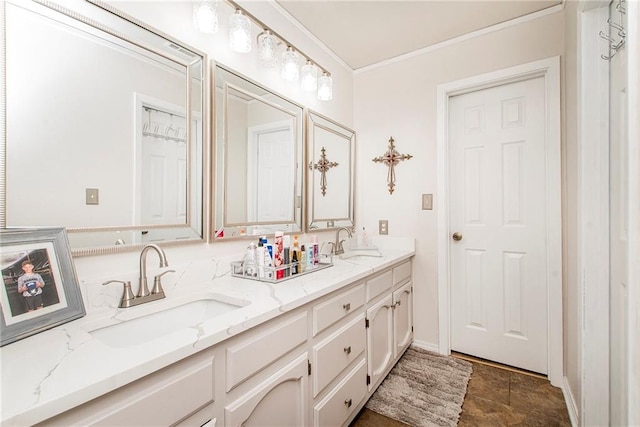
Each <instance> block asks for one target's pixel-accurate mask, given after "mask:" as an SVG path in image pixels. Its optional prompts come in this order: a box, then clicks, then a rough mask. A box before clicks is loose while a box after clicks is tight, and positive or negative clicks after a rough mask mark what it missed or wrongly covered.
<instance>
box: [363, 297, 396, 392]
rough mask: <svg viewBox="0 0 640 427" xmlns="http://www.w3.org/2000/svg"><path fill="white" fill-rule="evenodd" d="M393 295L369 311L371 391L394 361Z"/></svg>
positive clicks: (368, 344) (368, 338) (368, 348)
mask: <svg viewBox="0 0 640 427" xmlns="http://www.w3.org/2000/svg"><path fill="white" fill-rule="evenodd" d="M392 297H393V295H392V294H389V295H388V296H387V297H385V298H384V299H382V300H380V301H378V302H377V303H376V304H375V305H373V306H372V307H371V308H369V309H368V310H367V320H368V322H367V323H368V325H369V326H368V327H367V358H368V361H369V366H368V368H367V369H368V374H369V377H370V383H369V391H371V389H372V388H373V386H374V385H375V384H376V383H377V382H378V380H379V379H380V378H381V377H382V375H384V373H385V370H386V369H387V367H389V364H390V363H391V361H392V360H393V304H392Z"/></svg>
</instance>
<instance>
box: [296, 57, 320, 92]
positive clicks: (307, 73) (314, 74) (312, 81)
mask: <svg viewBox="0 0 640 427" xmlns="http://www.w3.org/2000/svg"><path fill="white" fill-rule="evenodd" d="M300 80H301V86H302V90H304V91H307V92H313V91H314V90H316V89H317V88H318V67H316V66H315V65H314V64H313V62H311V61H309V60H307V63H306V64H304V65H303V66H302V71H301V78H300Z"/></svg>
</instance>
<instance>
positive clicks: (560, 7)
mask: <svg viewBox="0 0 640 427" xmlns="http://www.w3.org/2000/svg"><path fill="white" fill-rule="evenodd" d="M271 1H274V0H271ZM563 9H564V2H563V3H562V4H558V5H556V6H552V7H549V8H547V9H543V10H540V11H538V12H534V13H530V14H528V15H524V16H520V17H518V18H515V19H511V20H509V21H505V22H501V23H499V24H495V25H491V26H490V27H486V28H482V29H480V30H476V31H472V32H470V33H466V34H463V35H461V36H457V37H454V38H452V39H449V40H445V41H443V42H440V43H436V44H432V45H430V46H427V47H423V48H422V49H418V50H414V51H412V52H409V53H404V54H402V55H399V56H395V57H393V58H389V59H385V60H384V61H380V62H376V63H375V64H371V65H367V66H366V67H360V68H356V69H355V70H354V71H353V73H354V74H359V73H364V72H367V71H371V70H374V69H376V68H380V67H385V66H387V65H389V64H394V63H396V62H401V61H404V60H406V59H409V58H413V57H414V56H420V55H424V54H425V53H428V52H432V51H434V50H438V49H442V48H443V47H447V46H451V45H454V44H457V43H460V42H463V41H466V40H470V39H473V38H476V37H480V36H484V35H486V34H490V33H494V32H496V31H500V30H504V29H505V28H509V27H513V26H516V25H521V24H523V23H525V22H528V21H533V20H535V19H538V18H542V17H543V16H547V15H551V14H553V13H557V12H562V10H563Z"/></svg>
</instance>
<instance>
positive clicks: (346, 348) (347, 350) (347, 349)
mask: <svg viewBox="0 0 640 427" xmlns="http://www.w3.org/2000/svg"><path fill="white" fill-rule="evenodd" d="M344 352H345V353H347V354H351V346H348V347H345V348H344Z"/></svg>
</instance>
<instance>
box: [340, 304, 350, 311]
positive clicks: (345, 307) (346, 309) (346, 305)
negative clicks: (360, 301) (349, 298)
mask: <svg viewBox="0 0 640 427" xmlns="http://www.w3.org/2000/svg"><path fill="white" fill-rule="evenodd" d="M342 308H344V311H349V310H351V303H350V302H348V303H346V304H342Z"/></svg>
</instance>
